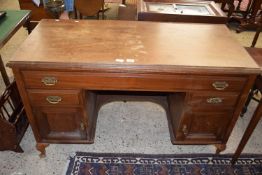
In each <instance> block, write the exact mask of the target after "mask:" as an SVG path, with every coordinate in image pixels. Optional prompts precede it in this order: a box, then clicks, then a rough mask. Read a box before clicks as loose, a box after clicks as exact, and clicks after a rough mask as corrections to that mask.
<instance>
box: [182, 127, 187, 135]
mask: <svg viewBox="0 0 262 175" xmlns="http://www.w3.org/2000/svg"><path fill="white" fill-rule="evenodd" d="M182 132H183V134H184V136H187V135H188V129H187V126H186V125H183V128H182Z"/></svg>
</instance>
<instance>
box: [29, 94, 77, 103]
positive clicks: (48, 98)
mask: <svg viewBox="0 0 262 175" xmlns="http://www.w3.org/2000/svg"><path fill="white" fill-rule="evenodd" d="M27 92H28V96H29V99H30V101H31V104H32V105H33V106H43V105H52V106H57V105H59V106H61V105H70V106H78V105H80V104H81V100H80V99H81V98H80V97H81V91H80V90H28V91H27Z"/></svg>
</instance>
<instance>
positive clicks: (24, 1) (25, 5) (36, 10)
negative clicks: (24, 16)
mask: <svg viewBox="0 0 262 175" xmlns="http://www.w3.org/2000/svg"><path fill="white" fill-rule="evenodd" d="M18 1H19V5H20V8H21V9H22V10H31V11H32V17H31V22H32V23H33V24H36V23H38V22H39V21H40V20H41V19H50V18H53V17H52V15H51V14H50V13H48V12H47V11H46V10H45V8H44V5H43V0H41V3H40V6H39V7H37V6H36V5H35V4H34V3H33V1H32V0H18Z"/></svg>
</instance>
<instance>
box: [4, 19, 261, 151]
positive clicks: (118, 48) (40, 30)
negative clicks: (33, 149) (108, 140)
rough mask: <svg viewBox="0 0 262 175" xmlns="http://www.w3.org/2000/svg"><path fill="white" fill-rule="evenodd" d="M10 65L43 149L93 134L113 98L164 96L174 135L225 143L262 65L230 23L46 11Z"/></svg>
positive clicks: (89, 139)
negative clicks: (70, 16)
mask: <svg viewBox="0 0 262 175" xmlns="http://www.w3.org/2000/svg"><path fill="white" fill-rule="evenodd" d="M8 66H9V67H11V68H12V69H13V72H14V76H15V78H16V81H17V84H18V89H19V91H20V94H21V96H22V100H23V102H24V105H25V109H26V112H27V115H28V119H29V121H30V124H31V127H32V129H33V132H34V136H35V139H36V141H37V149H38V150H39V151H40V152H41V156H44V155H45V147H46V146H48V144H49V143H93V142H94V136H95V127H96V120H97V114H98V110H99V108H100V107H101V106H102V105H103V104H105V103H108V102H111V101H114V100H139V101H141V100H149V101H153V102H155V103H158V104H160V105H161V106H163V108H164V109H165V110H166V114H167V120H168V123H169V128H170V135H171V142H172V143H173V144H194V145H195V144H196V145H198V144H214V145H215V146H216V147H217V153H219V152H220V151H222V150H224V149H225V148H226V142H227V140H228V138H229V136H230V133H231V131H232V129H233V127H234V125H235V123H236V121H237V119H238V116H239V113H240V111H241V109H242V106H243V105H244V103H245V100H246V98H247V95H248V92H249V89H250V88H251V87H252V85H253V82H254V80H255V78H256V76H257V75H258V73H259V72H260V69H259V67H258V66H257V64H256V63H255V62H254V61H253V59H252V58H251V57H250V56H249V54H248V53H247V52H246V51H245V49H244V48H243V47H241V46H240V45H239V44H238V43H237V41H235V40H234V39H233V37H232V36H231V34H230V32H229V30H228V29H227V28H226V26H224V25H221V24H189V23H188V24H186V23H184V24H183V23H180V24H175V23H156V22H137V21H73V20H66V21H63V20H62V21H61V20H60V21H56V20H51V19H50V20H42V21H41V22H40V23H39V25H38V26H37V27H36V28H35V30H34V31H33V32H32V33H31V34H30V35H29V37H28V38H27V39H26V41H25V42H24V43H23V44H22V45H21V47H20V48H19V49H18V51H17V52H16V53H15V54H14V56H13V59H12V60H11V61H10V62H9V63H8ZM148 120H150V116H148ZM134 127H135V126H134Z"/></svg>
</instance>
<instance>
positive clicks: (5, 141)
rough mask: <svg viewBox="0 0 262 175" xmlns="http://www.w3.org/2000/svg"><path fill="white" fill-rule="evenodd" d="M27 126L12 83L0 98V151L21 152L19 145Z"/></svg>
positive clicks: (14, 84)
mask: <svg viewBox="0 0 262 175" xmlns="http://www.w3.org/2000/svg"><path fill="white" fill-rule="evenodd" d="M28 124H29V123H28V120H27V117H26V113H25V110H24V107H23V103H22V101H21V98H20V96H19V93H18V90H17V86H16V83H15V82H12V83H11V84H10V85H9V86H8V87H7V88H6V90H5V92H4V93H3V94H2V95H1V96H0V151H2V150H13V151H16V152H23V150H22V148H21V147H20V145H19V143H20V141H21V140H22V138H23V136H24V133H25V131H26V129H27V127H28Z"/></svg>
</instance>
